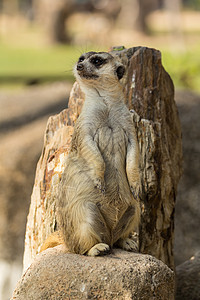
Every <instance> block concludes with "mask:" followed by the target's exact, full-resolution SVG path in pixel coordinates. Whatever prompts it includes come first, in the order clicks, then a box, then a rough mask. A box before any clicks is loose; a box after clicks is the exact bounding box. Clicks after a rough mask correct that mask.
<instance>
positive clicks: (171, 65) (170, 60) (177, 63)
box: [162, 46, 200, 92]
mask: <svg viewBox="0 0 200 300" xmlns="http://www.w3.org/2000/svg"><path fill="white" fill-rule="evenodd" d="M199 53H200V46H196V47H194V48H193V49H191V50H189V51H186V52H183V53H177V52H176V53H172V52H166V51H163V52H162V62H163V65H164V67H165V69H166V71H167V72H168V73H169V74H170V76H171V78H172V80H173V82H174V84H175V86H176V87H179V88H186V89H191V90H195V91H197V92H200V55H199Z"/></svg>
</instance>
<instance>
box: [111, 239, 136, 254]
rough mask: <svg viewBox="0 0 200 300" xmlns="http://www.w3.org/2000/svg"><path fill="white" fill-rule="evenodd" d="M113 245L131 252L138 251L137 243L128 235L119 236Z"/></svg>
mask: <svg viewBox="0 0 200 300" xmlns="http://www.w3.org/2000/svg"><path fill="white" fill-rule="evenodd" d="M115 245H116V246H118V247H119V248H121V249H123V250H126V251H131V252H137V251H138V244H137V242H136V241H135V240H134V239H133V238H132V237H128V238H124V239H123V238H120V239H119V240H118V241H117V242H116V243H115Z"/></svg>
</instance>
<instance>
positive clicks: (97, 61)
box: [91, 56, 105, 67]
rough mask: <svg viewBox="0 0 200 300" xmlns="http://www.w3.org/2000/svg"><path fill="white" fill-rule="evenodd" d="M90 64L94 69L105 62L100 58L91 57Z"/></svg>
mask: <svg viewBox="0 0 200 300" xmlns="http://www.w3.org/2000/svg"><path fill="white" fill-rule="evenodd" d="M91 63H92V64H93V65H95V66H96V67H100V66H101V65H102V64H103V63H105V60H104V59H103V58H101V57H98V56H96V57H92V59H91Z"/></svg>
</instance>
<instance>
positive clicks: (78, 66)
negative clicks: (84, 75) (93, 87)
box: [76, 63, 84, 71]
mask: <svg viewBox="0 0 200 300" xmlns="http://www.w3.org/2000/svg"><path fill="white" fill-rule="evenodd" d="M76 69H77V71H82V70H83V69H84V65H83V64H82V63H78V64H77V67H76Z"/></svg>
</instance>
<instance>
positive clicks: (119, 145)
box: [95, 126, 130, 228]
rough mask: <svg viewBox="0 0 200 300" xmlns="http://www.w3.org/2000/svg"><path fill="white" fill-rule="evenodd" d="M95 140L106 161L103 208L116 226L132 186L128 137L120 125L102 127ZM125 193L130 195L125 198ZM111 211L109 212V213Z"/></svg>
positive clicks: (110, 221) (126, 205)
mask: <svg viewBox="0 0 200 300" xmlns="http://www.w3.org/2000/svg"><path fill="white" fill-rule="evenodd" d="M95 141H96V143H97V145H98V147H99V150H100V152H101V154H102V157H103V159H104V162H105V167H106V168H105V175H104V180H105V188H106V189H105V190H106V192H105V197H106V201H104V202H103V203H102V207H101V210H102V211H105V216H109V218H108V219H109V220H108V222H109V223H110V224H109V225H110V227H111V228H112V227H114V226H115V224H116V223H117V221H118V220H119V218H120V217H121V215H122V214H123V212H124V210H126V208H127V207H128V203H127V202H128V201H127V198H130V188H129V185H128V181H127V176H126V148H127V143H128V138H127V136H126V134H125V132H124V130H123V129H122V128H120V127H118V128H117V127H115V128H112V127H110V126H105V127H102V128H100V129H99V130H98V132H97V134H96V136H95ZM125 195H127V196H129V197H127V198H125ZM108 212H109V213H108Z"/></svg>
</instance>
